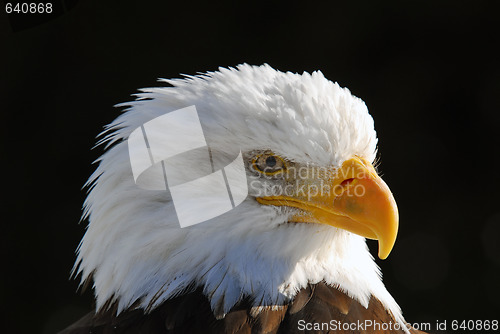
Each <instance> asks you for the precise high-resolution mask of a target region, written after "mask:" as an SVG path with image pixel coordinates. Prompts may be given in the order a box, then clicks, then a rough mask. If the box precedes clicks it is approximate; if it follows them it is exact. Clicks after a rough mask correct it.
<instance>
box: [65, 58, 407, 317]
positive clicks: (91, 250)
mask: <svg viewBox="0 0 500 334" xmlns="http://www.w3.org/2000/svg"><path fill="white" fill-rule="evenodd" d="M161 81H163V82H165V83H166V85H165V87H161V88H148V89H142V90H141V92H140V93H139V94H137V99H136V100H135V101H133V102H129V103H125V104H122V105H120V106H125V107H126V109H125V112H124V113H123V114H122V115H121V116H119V117H118V118H117V119H116V120H115V121H114V122H113V123H111V124H110V125H109V126H108V128H107V129H106V130H105V132H104V133H105V134H104V137H103V139H102V140H101V142H104V143H107V146H106V151H105V153H104V154H103V155H102V157H101V158H100V159H99V160H98V163H99V165H98V167H97V169H96V171H95V173H94V174H93V175H92V176H91V177H90V179H89V181H88V186H89V189H90V190H89V194H88V197H87V200H86V202H85V205H84V218H88V221H89V225H88V229H87V231H86V233H85V236H84V237H83V240H82V242H81V244H80V246H79V248H78V258H77V261H76V264H75V269H74V270H75V273H77V274H81V277H82V282H83V281H86V280H89V281H90V280H92V281H93V287H94V290H95V295H96V300H97V309H98V310H100V309H103V308H106V305H110V304H115V305H117V310H118V312H121V311H123V310H126V309H130V308H142V309H144V310H145V311H146V312H148V311H150V310H153V309H155V308H156V307H158V306H159V305H161V304H162V303H163V302H165V301H166V300H168V299H171V298H173V297H175V296H178V295H181V294H183V293H185V292H186V291H189V290H192V289H194V288H201V289H202V290H203V294H204V295H205V296H206V297H207V298H208V300H209V301H210V305H211V307H212V310H213V312H214V314H215V315H216V317H218V318H220V317H224V315H225V314H226V313H227V312H228V311H229V310H230V309H231V308H232V307H233V306H234V305H236V304H237V303H238V302H239V301H241V300H242V299H244V298H247V299H248V298H250V300H251V302H252V305H253V306H254V307H256V308H259V307H260V308H262V307H279V306H280V305H283V304H284V303H286V302H287V301H290V300H291V299H293V298H294V296H295V295H296V294H297V292H298V291H299V290H300V289H303V288H304V287H306V286H307V285H308V284H314V283H318V282H320V281H324V282H326V283H327V284H329V285H331V286H336V287H338V288H339V289H341V290H342V291H343V292H345V293H346V294H347V295H349V296H351V297H352V298H354V299H355V300H357V301H358V302H359V303H361V304H362V305H365V306H366V305H368V302H369V300H370V298H371V296H375V297H376V298H377V299H378V300H380V302H381V303H382V304H383V305H384V306H385V308H386V309H387V310H389V311H390V312H391V313H392V314H393V315H394V316H395V318H396V319H397V320H398V321H403V320H402V316H401V312H400V310H399V307H398V305H397V304H396V302H395V301H394V299H393V298H392V297H391V296H390V294H389V293H388V292H387V290H386V289H385V287H384V285H383V284H382V281H381V275H380V271H379V269H378V267H377V265H376V264H375V262H374V259H373V258H372V257H371V255H370V253H369V251H368V249H367V246H366V243H365V238H369V239H376V240H378V242H379V257H380V258H386V257H387V256H388V255H389V253H390V251H391V249H392V247H393V245H394V242H395V238H396V234H397V228H398V212H397V207H396V205H395V202H394V198H393V196H392V194H391V192H390V190H389V188H388V187H387V185H386V184H385V183H384V181H382V179H381V178H380V177H379V176H378V175H377V172H376V170H375V168H374V166H373V165H372V164H373V162H374V159H375V157H376V145H377V136H376V132H375V129H374V123H373V119H372V117H371V116H370V114H369V113H368V110H367V107H366V105H365V103H364V102H363V101H362V100H361V99H359V98H357V97H355V96H353V95H352V94H351V93H350V91H349V90H348V89H346V88H341V87H340V86H339V85H338V84H337V83H333V82H331V81H329V80H327V79H326V78H325V77H324V76H323V74H322V73H321V72H314V73H312V74H309V73H303V74H295V73H290V72H287V73H283V72H279V71H276V70H274V69H273V68H271V67H270V66H268V65H263V66H249V65H246V64H244V65H240V66H238V67H236V68H229V69H226V68H220V69H219V70H218V71H216V72H208V73H206V74H201V75H197V76H186V77H185V78H183V79H173V80H161ZM192 106H194V107H195V110H196V115H197V117H198V118H199V123H200V124H201V128H202V132H203V135H204V138H205V141H206V143H207V144H206V147H200V148H198V149H195V150H191V151H189V152H184V153H180V154H178V155H176V156H173V157H171V158H169V159H167V160H165V161H163V162H162V165H163V171H164V172H165V171H166V172H165V173H161V172H160V173H151V174H150V175H145V179H144V180H145V181H144V182H146V183H147V184H150V185H151V184H165V178H166V181H167V185H169V186H171V187H170V189H168V187H167V189H163V190H162V189H152V188H151V187H149V188H148V187H146V188H144V187H141V186H140V185H139V184H138V183H137V182H136V181H137V180H136V178H135V177H134V173H133V168H132V165H131V155H132V152H133V151H132V150H131V149H130V142H129V139H130V138H132V136H133V134H134V133H136V134H137V133H142V132H138V131H142V130H144V128H145V124H152V123H148V122H153V121H154V120H155V119H157V118H158V117H162V116H164V115H168V114H169V113H173V112H178V111H179V110H181V111H182V110H184V109H185V108H189V107H192ZM186 110H187V109H186ZM191 110H192V109H191ZM180 122H181V123H182V119H181V121H180ZM141 129H142V130H141ZM157 130H158V131H159V132H160V135H162V134H164V133H167V134H169V135H170V137H169V138H170V140H164V141H157V142H159V143H160V144H161V145H162V147H164V148H166V149H167V150H175V149H176V147H179V146H182V145H183V142H184V141H186V140H190V139H189V138H192V137H190V136H191V135H190V133H189V127H187V128H186V131H184V132H183V131H178V133H174V134H175V136H174V137H172V133H170V132H168V131H170V130H168V129H163V130H162V128H161V127H159V128H158V127H157ZM172 138H173V139H172ZM207 152H208V155H207ZM235 159H240V160H238V161H241V164H240V167H241V168H240V170H239V175H240V176H241V174H242V173H243V175H244V177H245V178H246V182H243V183H242V182H237V183H238V185H237V186H236V188H238V187H240V189H231V190H233V194H236V193H238V191H240V192H239V193H241V191H243V192H244V195H245V196H243V197H241V196H239V197H238V199H237V200H236V197H237V196H234V198H231V201H232V203H231V204H232V206H231V207H230V209H229V210H226V212H224V213H222V214H219V215H216V216H214V217H211V218H210V219H208V220H206V221H203V222H200V223H197V224H191V226H184V227H181V225H182V222H181V221H180V219H179V214H178V213H179V212H181V211H182V212H185V213H186V214H187V215H188V216H189V217H190V219H195V220H196V218H197V217H199V216H203V215H204V214H205V213H206V212H210V210H212V209H213V208H215V207H216V206H217V203H216V202H210V201H208V202H205V201H201V202H202V203H200V200H199V198H196V196H193V197H186V196H185V197H184V199H183V201H182V203H176V202H175V201H174V200H173V195H174V193H173V190H172V189H173V187H174V186H178V185H182V184H185V183H188V182H190V181H192V180H195V179H200V178H201V177H203V176H204V175H210V174H214V173H222V172H221V171H224V175H225V178H226V181H227V178H228V177H229V176H230V175H233V174H234V173H236V172H237V170H236V169H235V170H232V169H230V168H229V169H228V168H226V167H227V166H229V165H231V162H232V161H236V160H235ZM233 172H234V173H233ZM231 173H232V174H231ZM172 175H173V176H172ZM240 179H241V178H240ZM226 184H227V183H226ZM196 185H197V186H196V189H198V190H200V191H202V192H203V193H204V194H211V193H215V192H216V191H219V190H216V184H215V183H213V181H210V180H207V181H206V182H201V181H200V182H198V183H196ZM153 188H154V187H153ZM227 190H228V189H225V191H227ZM214 198H217V197H216V196H214ZM214 201H215V200H214ZM226 204H227V203H226ZM200 208H202V209H200Z"/></svg>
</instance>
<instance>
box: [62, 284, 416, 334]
mask: <svg viewBox="0 0 500 334" xmlns="http://www.w3.org/2000/svg"><path fill="white" fill-rule="evenodd" d="M332 320H333V321H334V322H337V324H345V323H358V321H359V322H361V323H364V321H365V320H372V321H373V322H377V323H379V324H382V323H389V322H392V323H393V324H394V323H395V321H394V319H393V318H392V316H391V315H390V314H389V313H388V312H387V311H386V310H385V309H384V307H383V306H382V304H381V303H380V302H379V301H378V300H377V299H376V298H373V297H372V299H371V300H370V303H369V305H368V308H364V307H363V306H362V305H361V304H360V303H359V302H357V301H355V300H353V299H352V298H350V297H349V296H347V295H346V294H344V293H342V292H341V291H339V290H338V289H337V288H334V287H331V286H329V285H327V284H325V283H319V284H315V285H310V286H308V287H307V288H305V289H302V290H301V291H299V293H298V294H297V296H296V297H295V299H294V300H293V301H292V302H291V303H289V304H288V305H285V306H282V307H277V308H270V307H266V308H263V309H262V310H261V311H260V312H258V310H256V309H255V308H254V309H252V308H251V307H250V303H249V301H244V302H241V303H240V304H238V305H237V306H235V307H234V308H233V309H232V310H231V311H230V312H229V313H228V314H227V315H226V316H225V317H224V318H222V319H216V318H215V316H214V315H213V313H212V311H211V309H210V304H209V301H208V299H207V298H206V297H205V296H204V295H203V294H202V293H201V290H196V291H194V292H191V293H188V294H185V295H182V296H179V297H176V298H174V299H171V300H168V301H166V302H165V303H164V304H163V305H161V306H160V307H158V308H157V309H155V310H154V311H152V312H151V313H149V314H144V312H143V311H142V310H132V311H127V312H123V313H121V314H120V315H118V316H115V315H114V312H111V311H109V312H106V313H104V314H98V315H95V314H94V313H89V314H87V315H86V316H85V317H83V318H82V319H80V320H79V321H77V322H76V323H74V324H73V325H71V326H70V327H68V328H67V329H65V330H63V331H62V332H60V333H59V334H90V333H92V334H108V333H114V334H120V333H124V334H125V333H126V334H128V333H134V334H137V333H144V334H148V333H158V334H159V333H165V334H178V333H179V334H188V333H206V334H211V333H214V334H215V333H231V334H255V333H263V334H264V333H269V334H275V333H276V334H281V333H286V334H294V333H318V334H319V333H404V331H402V330H392V331H383V330H378V331H374V328H373V327H365V328H361V327H358V328H357V329H355V330H337V331H334V330H333V331H332V330H328V329H327V328H323V330H304V329H303V328H302V329H301V326H299V325H300V323H299V321H302V324H304V322H305V323H318V324H324V323H328V324H330V323H331V321H332ZM323 326H325V327H326V325H323ZM302 327H304V326H302ZM410 331H411V333H414V334H420V333H424V332H421V331H417V330H415V329H413V328H411V329H410Z"/></svg>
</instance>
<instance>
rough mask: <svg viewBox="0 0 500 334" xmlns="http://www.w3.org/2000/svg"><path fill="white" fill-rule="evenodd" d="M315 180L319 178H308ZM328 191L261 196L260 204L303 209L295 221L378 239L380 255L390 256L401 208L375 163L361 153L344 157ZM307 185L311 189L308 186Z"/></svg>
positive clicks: (312, 181)
mask: <svg viewBox="0 0 500 334" xmlns="http://www.w3.org/2000/svg"><path fill="white" fill-rule="evenodd" d="M307 182H310V184H316V183H317V182H318V180H309V181H308V180H306V183H307ZM326 182H327V183H328V187H326V188H328V191H326V188H325V187H322V188H321V191H317V190H318V189H319V188H318V187H317V186H316V188H314V189H315V190H316V191H315V192H314V194H311V192H309V193H307V194H306V193H304V194H300V195H298V194H295V195H293V196H281V195H280V196H267V197H258V198H257V201H258V202H259V203H261V204H266V205H275V206H290V207H295V208H298V209H301V212H302V214H299V215H295V216H294V217H293V221H295V222H299V223H300V222H304V223H320V224H326V225H330V226H334V227H337V228H340V229H344V230H347V231H349V232H352V233H355V234H358V235H361V236H363V237H365V238H368V239H375V240H378V243H379V251H378V256H379V258H381V259H385V258H387V256H389V253H390V252H391V250H392V247H393V246H394V243H395V241H396V236H397V233H398V221H399V216H398V208H397V206H396V202H395V200H394V197H393V196H392V193H391V191H390V190H389V187H388V186H387V184H386V183H385V182H384V181H383V180H382V179H381V178H380V177H379V176H378V175H377V172H376V171H375V169H374V168H373V166H372V165H371V164H370V163H369V162H367V161H365V160H363V159H361V158H358V157H354V158H352V159H349V160H347V161H345V162H344V163H343V164H342V166H341V168H340V169H338V170H337V171H336V172H335V173H334V174H333V175H331V176H327V177H326ZM306 188H307V189H311V188H309V187H306Z"/></svg>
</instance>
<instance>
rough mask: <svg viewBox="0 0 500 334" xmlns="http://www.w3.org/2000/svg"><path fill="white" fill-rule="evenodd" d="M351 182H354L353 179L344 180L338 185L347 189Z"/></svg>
mask: <svg viewBox="0 0 500 334" xmlns="http://www.w3.org/2000/svg"><path fill="white" fill-rule="evenodd" d="M352 181H354V178H350V179H345V180H344V181H342V183H341V184H340V185H341V186H342V187H347V186H348V185H349V184H350V183H351V182H352Z"/></svg>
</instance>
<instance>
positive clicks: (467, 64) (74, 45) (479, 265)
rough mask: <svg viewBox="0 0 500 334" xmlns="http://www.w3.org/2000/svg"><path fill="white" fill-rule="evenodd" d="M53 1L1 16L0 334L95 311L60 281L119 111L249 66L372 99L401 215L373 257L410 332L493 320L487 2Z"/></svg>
mask: <svg viewBox="0 0 500 334" xmlns="http://www.w3.org/2000/svg"><path fill="white" fill-rule="evenodd" d="M54 4H55V5H57V6H58V7H56V9H57V10H58V11H59V12H57V13H54V14H53V15H52V16H51V17H48V16H47V17H43V16H40V15H38V16H35V15H33V16H29V15H30V14H16V15H10V17H8V16H7V15H6V14H5V12H4V8H2V12H1V14H0V38H1V45H2V47H1V56H0V57H1V58H0V60H1V67H0V68H1V72H0V78H1V80H0V84H1V87H0V88H1V91H0V94H1V95H0V115H1V122H0V125H1V128H0V133H1V135H2V139H1V142H0V148H1V152H0V153H1V168H2V174H1V176H2V182H1V184H2V200H1V208H2V218H1V221H2V225H1V226H2V232H1V239H2V246H1V247H2V265H1V268H2V274H1V276H0V282H1V285H0V296H1V306H0V307H2V311H1V315H2V317H4V318H5V320H2V324H3V325H2V326H7V328H8V329H9V331H8V332H9V333H53V332H56V331H58V330H60V329H62V328H63V327H65V326H66V325H68V324H69V323H71V322H73V321H74V320H76V319H77V318H79V316H81V315H82V314H84V313H85V312H87V311H88V310H90V309H91V306H92V294H91V292H90V291H87V292H86V293H85V294H84V295H83V296H81V295H79V294H78V293H76V292H75V291H76V289H77V283H76V282H75V281H73V280H69V273H70V269H71V267H72V264H73V261H74V259H75V255H74V251H75V249H76V247H77V245H78V242H79V240H80V239H81V237H82V236H83V234H84V230H85V223H81V224H78V221H79V218H80V214H81V206H82V203H83V200H84V198H85V192H84V191H83V190H81V187H82V186H83V184H84V183H85V181H86V179H87V178H88V176H89V175H90V174H91V172H92V171H93V169H94V167H93V166H91V163H92V161H93V160H95V159H96V158H97V157H98V156H99V155H100V154H101V153H102V148H97V149H94V150H91V148H92V147H93V145H94V143H95V139H94V138H95V136H96V135H97V134H98V133H99V132H100V131H101V130H102V127H103V126H104V125H105V124H107V123H109V122H111V121H112V120H113V119H114V118H115V117H116V116H117V115H118V114H119V112H120V111H119V110H118V109H116V108H113V105H114V104H116V103H119V102H124V101H129V100H130V99H131V97H130V94H132V93H134V92H135V91H136V89H137V88H140V87H148V86H155V85H158V83H157V82H156V78H158V77H164V78H170V77H179V75H180V73H186V74H195V73H196V72H204V71H209V70H210V71H211V70H216V69H217V68H218V66H234V65H237V64H239V63H243V62H247V63H250V64H257V65H258V64H262V63H269V64H270V65H271V66H273V67H275V68H277V69H279V70H282V71H292V72H303V71H309V72H310V71H314V70H321V71H322V72H323V73H324V75H325V76H326V77H327V78H329V79H331V80H333V81H337V82H339V84H340V85H341V86H346V87H348V88H349V89H350V90H351V91H352V92H353V94H355V95H356V96H359V97H361V98H362V99H363V100H364V101H365V102H366V103H367V105H368V108H369V110H370V112H371V114H372V115H373V117H374V119H375V124H376V128H377V131H378V135H379V152H380V158H381V166H380V170H381V171H382V173H383V177H384V179H385V180H386V182H387V183H388V184H389V186H390V187H391V189H392V191H393V193H394V195H395V197H396V201H397V202H398V205H399V210H400V232H399V237H398V241H397V243H396V246H395V247H394V249H393V252H392V254H391V256H390V257H389V258H388V259H387V260H385V261H380V260H377V262H378V263H379V264H380V266H381V267H382V270H383V273H384V281H385V284H386V286H387V287H388V289H389V291H390V292H391V293H392V294H393V296H394V297H395V298H396V300H397V301H398V302H399V304H400V306H401V307H402V308H403V311H404V315H405V317H406V319H407V321H409V322H411V323H413V322H425V321H427V322H431V324H432V326H433V327H432V329H433V330H432V331H434V332H436V330H435V322H436V320H439V321H444V320H447V321H448V331H447V332H448V333H453V331H452V330H451V328H450V325H451V324H450V321H452V320H460V321H462V320H468V319H474V320H485V319H497V320H500V316H499V314H500V307H499V306H498V300H499V299H500V291H499V288H498V286H499V282H500V246H499V244H498V242H497V239H498V237H499V235H500V202H499V200H500V196H499V194H498V193H497V189H498V187H499V185H500V176H499V173H500V171H499V168H500V166H499V162H500V159H499V151H500V150H499V147H498V145H499V144H500V140H499V121H500V103H499V93H500V69H499V59H500V58H499V53H498V52H497V48H498V45H499V37H498V36H499V35H498V33H499V29H498V27H499V25H498V20H499V14H500V11H499V6H498V1H482V0H474V1H423V0H419V1H413V0H409V1H391V0H385V1H374V0H367V1H342V2H330V3H329V4H328V5H325V4H318V3H314V2H312V1H300V2H293V1H286V2H267V1H255V2H252V3H243V2H237V1H232V2H231V1H225V2H211V1H207V2H198V3H188V2H186V3H181V2H180V1H158V2H156V3H154V4H152V3H147V2H130V1H117V0H115V1H102V0H81V1H66V2H64V3H59V2H54ZM57 14H60V15H57ZM369 245H370V248H371V250H372V251H373V253H374V254H375V253H376V250H377V245H376V243H373V242H370V243H369ZM3 328H5V327H3ZM2 332H5V333H7V331H4V330H2ZM458 332H464V331H458ZM472 332H474V331H471V333H472Z"/></svg>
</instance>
